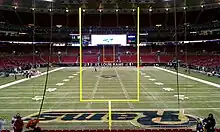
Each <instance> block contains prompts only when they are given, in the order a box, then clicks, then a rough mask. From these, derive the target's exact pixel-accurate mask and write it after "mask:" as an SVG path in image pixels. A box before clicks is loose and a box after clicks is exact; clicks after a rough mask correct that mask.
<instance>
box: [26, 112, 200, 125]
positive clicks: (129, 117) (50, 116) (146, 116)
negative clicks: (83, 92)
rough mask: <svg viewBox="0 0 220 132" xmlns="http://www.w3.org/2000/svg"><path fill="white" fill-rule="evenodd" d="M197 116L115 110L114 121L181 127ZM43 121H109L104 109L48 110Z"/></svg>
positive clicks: (193, 120) (41, 118)
mask: <svg viewBox="0 0 220 132" xmlns="http://www.w3.org/2000/svg"><path fill="white" fill-rule="evenodd" d="M37 117H38V114H33V115H30V116H27V117H24V121H29V120H30V119H34V118H37ZM196 119H197V117H194V116H191V115H184V116H183V117H182V118H181V119H179V111H123V112H120V111H113V112H112V122H130V123H131V124H133V125H135V126H137V127H143V128H152V127H159V128H181V127H193V126H195V125H196ZM40 122H41V123H49V122H57V123H59V122H62V123H63V122H66V123H68V122H81V123H85V124H86V123H89V122H90V123H92V122H108V113H107V112H104V111H93V112H91V111H90V112H89V113H88V112H80V111H48V112H43V113H42V114H41V115H40Z"/></svg>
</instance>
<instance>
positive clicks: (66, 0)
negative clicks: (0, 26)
mask: <svg viewBox="0 0 220 132" xmlns="http://www.w3.org/2000/svg"><path fill="white" fill-rule="evenodd" d="M34 1H35V2H34ZM47 1H49V0H0V4H1V6H5V7H6V6H9V7H10V6H18V7H29V8H31V7H33V5H34V3H35V7H36V8H48V7H49V6H50V2H47ZM219 2H220V0H176V5H177V6H178V7H183V6H184V5H185V4H186V6H195V5H196V6H199V5H201V4H203V5H206V4H213V3H215V4H217V3H219ZM173 3H174V1H173V0H54V4H53V5H54V7H53V8H78V7H80V6H81V7H86V8H92V9H94V8H95V9H96V8H99V7H100V6H102V7H103V8H111V9H115V8H122V9H129V8H130V9H131V8H135V7H136V6H139V7H141V8H149V7H152V8H169V7H172V6H173Z"/></svg>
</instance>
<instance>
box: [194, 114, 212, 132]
mask: <svg viewBox="0 0 220 132" xmlns="http://www.w3.org/2000/svg"><path fill="white" fill-rule="evenodd" d="M215 124H216V122H215V118H214V116H213V114H209V116H208V117H207V118H205V119H203V120H200V119H198V120H197V125H196V131H197V132H215Z"/></svg>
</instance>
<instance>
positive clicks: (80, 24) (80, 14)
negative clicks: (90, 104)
mask: <svg viewBox="0 0 220 132" xmlns="http://www.w3.org/2000/svg"><path fill="white" fill-rule="evenodd" d="M79 72H80V73H79V80H80V81H79V85H80V86H79V87H80V90H79V91H80V95H79V96H80V101H82V100H83V97H82V83H83V82H82V8H81V7H80V8H79Z"/></svg>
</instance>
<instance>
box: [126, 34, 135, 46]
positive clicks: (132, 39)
mask: <svg viewBox="0 0 220 132" xmlns="http://www.w3.org/2000/svg"><path fill="white" fill-rule="evenodd" d="M136 43H137V38H136V35H135V34H134V35H133V34H128V35H127V44H136Z"/></svg>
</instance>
